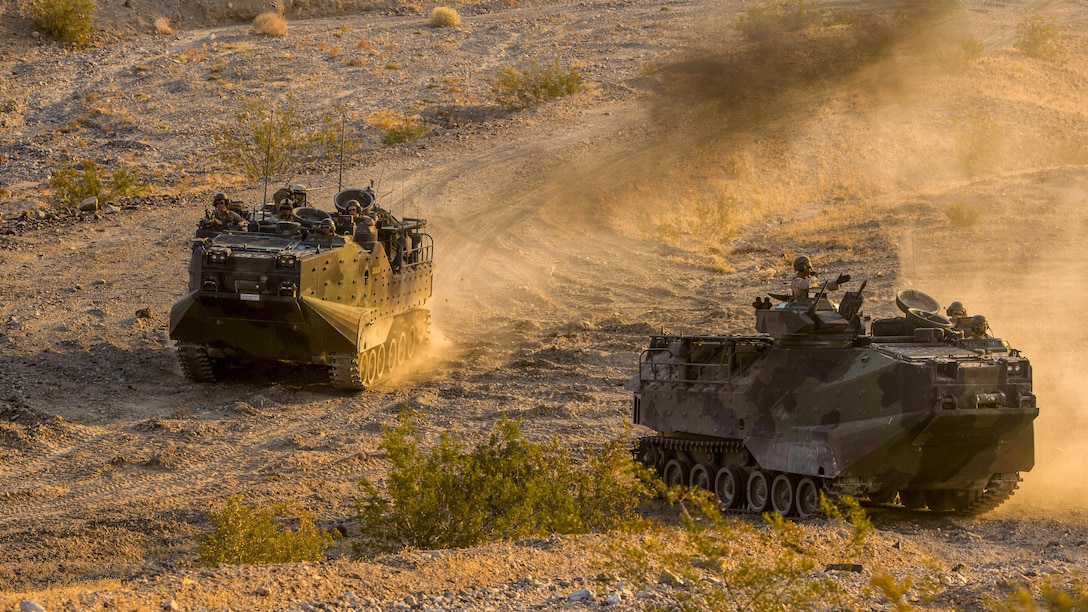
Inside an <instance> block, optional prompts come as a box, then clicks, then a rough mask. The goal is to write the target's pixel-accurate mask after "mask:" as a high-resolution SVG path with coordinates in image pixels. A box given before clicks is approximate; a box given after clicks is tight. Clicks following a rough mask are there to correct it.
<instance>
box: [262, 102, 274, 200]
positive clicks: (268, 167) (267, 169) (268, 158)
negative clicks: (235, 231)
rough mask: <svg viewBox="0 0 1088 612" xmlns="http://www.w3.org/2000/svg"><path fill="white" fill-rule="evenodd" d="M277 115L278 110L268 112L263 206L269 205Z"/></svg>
mask: <svg viewBox="0 0 1088 612" xmlns="http://www.w3.org/2000/svg"><path fill="white" fill-rule="evenodd" d="M275 114H276V109H275V108H272V109H269V111H268V142H267V143H266V144H267V148H266V149H265V153H264V199H262V200H261V204H262V206H263V205H264V204H266V203H268V175H269V174H271V173H272V116H273V115H275Z"/></svg>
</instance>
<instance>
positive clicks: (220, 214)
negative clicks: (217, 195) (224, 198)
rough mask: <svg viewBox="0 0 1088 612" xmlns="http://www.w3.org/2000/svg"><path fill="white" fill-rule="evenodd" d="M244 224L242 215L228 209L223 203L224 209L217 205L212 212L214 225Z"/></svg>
mask: <svg viewBox="0 0 1088 612" xmlns="http://www.w3.org/2000/svg"><path fill="white" fill-rule="evenodd" d="M244 222H245V219H243V218H242V215H239V214H238V213H236V212H234V211H233V210H231V209H229V208H227V205H226V203H223V207H222V208H220V207H219V206H218V205H217V206H216V207H215V211H214V212H212V225H241V224H242V223H244Z"/></svg>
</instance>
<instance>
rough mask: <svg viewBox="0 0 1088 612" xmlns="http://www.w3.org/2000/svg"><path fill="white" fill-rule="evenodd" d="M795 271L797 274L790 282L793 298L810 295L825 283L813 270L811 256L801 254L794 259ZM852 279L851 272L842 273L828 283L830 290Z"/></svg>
mask: <svg viewBox="0 0 1088 612" xmlns="http://www.w3.org/2000/svg"><path fill="white" fill-rule="evenodd" d="M793 271H794V272H796V273H797V274H796V275H795V276H794V277H793V282H792V283H791V284H790V286H791V288H792V289H793V299H794V300H803V299H805V298H808V297H810V294H811V293H812V291H813V290H819V289H820V287H822V286H823V285H822V284H821V283H820V280H819V279H818V278H817V277H816V273H815V272H813V271H812V262H811V261H809V258H808V257H806V256H804V255H801V256H799V257H797V258H796V259H794V260H793ZM849 280H850V275H849V274H840V275H839V277H838V278H836V279H835V280H834V281H832V282H830V283H827V290H828V291H835V290H836V289H838V288H839V285H842V284H843V283H846V282H847V281H849Z"/></svg>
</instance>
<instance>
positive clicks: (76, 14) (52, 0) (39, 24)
mask: <svg viewBox="0 0 1088 612" xmlns="http://www.w3.org/2000/svg"><path fill="white" fill-rule="evenodd" d="M23 11H24V13H25V14H26V16H28V17H30V20H31V21H32V22H33V23H34V27H36V28H40V29H41V30H43V31H44V32H45V33H46V34H49V35H50V36H52V37H53V38H55V39H57V40H59V41H61V42H64V43H68V44H70V45H73V46H76V47H81V46H84V45H86V44H87V43H89V42H90V41H91V36H93V35H94V31H95V30H94V25H93V24H92V21H91V19H92V16H93V13H94V2H93V1H92V0H28V1H27V2H26V4H24V5H23Z"/></svg>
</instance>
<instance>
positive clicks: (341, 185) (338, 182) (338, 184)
mask: <svg viewBox="0 0 1088 612" xmlns="http://www.w3.org/2000/svg"><path fill="white" fill-rule="evenodd" d="M343 189H344V116H343V115H340V177H339V178H337V179H336V192H337V193H340V192H341V191H343Z"/></svg>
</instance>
